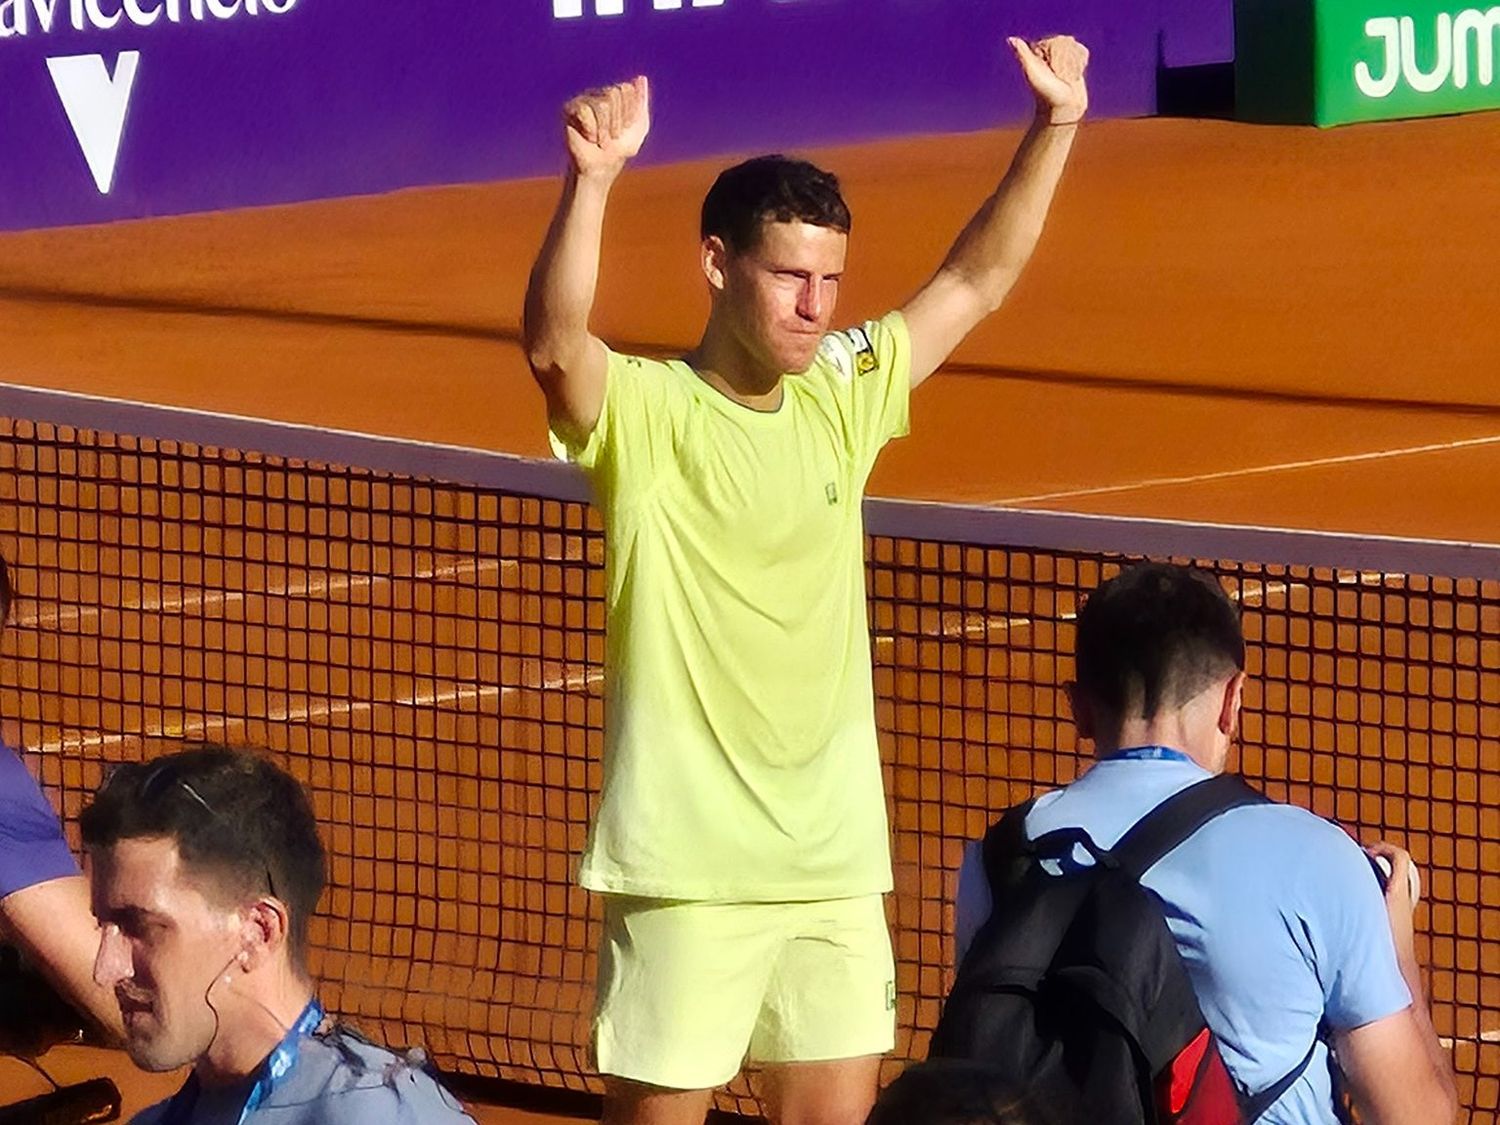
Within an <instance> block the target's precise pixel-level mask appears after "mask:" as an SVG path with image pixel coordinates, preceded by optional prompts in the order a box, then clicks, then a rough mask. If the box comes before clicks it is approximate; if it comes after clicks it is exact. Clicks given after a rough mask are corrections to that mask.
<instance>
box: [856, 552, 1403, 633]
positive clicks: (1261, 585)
mask: <svg viewBox="0 0 1500 1125" xmlns="http://www.w3.org/2000/svg"><path fill="white" fill-rule="evenodd" d="M1386 577H1387V576H1386V575H1384V574H1381V573H1380V572H1379V571H1368V572H1358V573H1350V574H1340V575H1338V577H1337V579H1336V580H1337V581H1338V582H1339V584H1340V585H1347V586H1352V585H1365V586H1376V585H1382V584H1383V583H1384V581H1385V579H1386ZM1296 589H1306V590H1311V589H1313V585H1312V583H1310V582H1280V581H1278V582H1262V581H1259V580H1256V579H1250V580H1246V581H1244V582H1242V583H1241V588H1240V589H1238V590H1234V591H1231V592H1230V597H1231V598H1233V599H1235V600H1236V601H1238V602H1239V603H1240V604H1241V605H1252V604H1255V603H1256V602H1262V603H1263V602H1265V600H1266V599H1268V598H1272V597H1276V596H1277V595H1280V594H1287V593H1290V592H1291V591H1292V590H1296ZM940 612H944V611H940ZM945 612H948V613H954V612H959V611H956V610H948V611H945ZM1036 620H1037V619H1036V618H1035V617H979V618H978V619H977V620H966V621H965V622H964V623H963V625H962V626H960V627H959V628H958V629H953V628H951V627H948V626H945V627H944V628H942V629H941V630H939V631H937V632H920V633H902V634H901V635H900V637H901V639H903V640H913V641H944V640H958V639H960V638H962V639H965V640H973V639H976V638H983V639H986V640H987V639H988V638H990V637H992V636H994V635H996V634H997V633H998V634H1005V633H1009V632H1010V631H1011V630H1012V629H1029V628H1031V627H1032V626H1033V625H1035V624H1036ZM1048 620H1052V621H1060V622H1061V621H1076V620H1078V611H1077V610H1076V609H1075V610H1070V611H1069V612H1067V613H1060V614H1058V615H1057V616H1056V617H1053V618H1049V619H1048ZM896 640H897V636H896V634H894V633H877V634H876V635H875V637H874V643H875V648H876V649H877V650H879V649H881V648H889V647H890V646H891V645H894V644H895V643H896Z"/></svg>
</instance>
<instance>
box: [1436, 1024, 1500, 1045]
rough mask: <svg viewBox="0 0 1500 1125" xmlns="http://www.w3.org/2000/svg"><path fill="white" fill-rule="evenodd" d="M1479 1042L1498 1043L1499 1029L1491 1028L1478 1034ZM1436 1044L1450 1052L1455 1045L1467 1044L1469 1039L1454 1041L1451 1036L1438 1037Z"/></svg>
mask: <svg viewBox="0 0 1500 1125" xmlns="http://www.w3.org/2000/svg"><path fill="white" fill-rule="evenodd" d="M1479 1041H1480V1042H1481V1043H1500V1028H1492V1029H1490V1030H1489V1031H1481V1032H1480V1033H1479ZM1438 1042H1439V1043H1441V1044H1442V1045H1443V1047H1444V1048H1445V1049H1447V1050H1449V1051H1451V1050H1453V1048H1454V1047H1455V1046H1456V1045H1457V1044H1459V1043H1467V1042H1469V1037H1468V1036H1464V1037H1463V1038H1462V1039H1455V1038H1454V1037H1453V1036H1451V1035H1439V1036H1438Z"/></svg>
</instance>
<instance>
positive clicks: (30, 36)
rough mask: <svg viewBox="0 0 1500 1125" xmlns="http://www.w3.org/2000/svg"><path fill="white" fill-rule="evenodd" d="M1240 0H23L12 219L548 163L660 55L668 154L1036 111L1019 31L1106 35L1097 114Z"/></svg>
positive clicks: (1129, 97) (347, 191) (1091, 38)
mask: <svg viewBox="0 0 1500 1125" xmlns="http://www.w3.org/2000/svg"><path fill="white" fill-rule="evenodd" d="M1230 10H1231V0H1134V2H1132V3H1121V2H1120V0H0V76H3V82H0V152H3V154H4V158H3V160H0V230H16V229H27V228H36V227H45V226H56V225H65V224H73V223H89V222H103V221H110V220H116V219H126V218H137V217H144V216H149V215H164V214H178V213H183V212H190V211H205V210H220V209H228V208H233V207H244V206H253V205H258V204H267V203H279V202H290V201H297V200H305V199H320V198H329V197H335V196H344V195H355V194H365V193H374V192H382V191H388V190H391V189H395V188H401V187H412V186H417V185H426V184H444V183H463V182H473V181H481V180H493V179H507V178H517V177H523V176H531V175H540V174H550V173H552V172H554V171H556V170H557V169H558V168H559V167H560V165H561V151H562V149H561V140H560V135H559V133H560V129H559V125H558V110H559V108H560V107H561V105H562V103H563V101H564V100H566V98H567V97H568V96H570V95H571V94H573V93H575V92H577V91H578V90H580V89H582V88H585V87H587V86H591V85H599V84H601V83H605V82H609V81H613V80H616V79H619V78H623V77H628V76H630V75H632V74H635V73H637V72H644V73H647V74H649V75H650V76H651V77H652V80H653V83H654V89H655V93H656V126H655V130H654V132H653V135H652V137H651V140H650V142H649V146H648V150H647V157H648V158H649V159H650V160H652V161H658V162H659V161H667V160H677V159H683V158H687V157H693V156H704V155H710V154H718V153H736V152H749V151H757V150H762V149H767V148H777V149H787V148H799V147H804V146H807V145H812V144H822V143H829V142H838V141H852V140H866V139H873V138H876V137H881V136H897V135H908V134H919V133H933V132H951V131H963V130H971V129H979V128H985V127H989V126H993V125H996V124H1000V123H1003V122H1015V121H1019V120H1021V119H1022V118H1023V116H1024V115H1025V113H1026V112H1027V106H1028V101H1027V97H1026V93H1025V91H1024V89H1023V88H1022V85H1021V83H1020V80H1019V78H1018V77H1017V75H1016V74H1015V73H1014V64H1013V62H1012V60H1011V58H1010V56H1009V55H1008V53H1007V49H1006V48H1005V45H1004V36H1006V35H1008V34H1019V35H1025V36H1028V37H1035V36H1039V35H1043V34H1047V33H1051V32H1055V31H1060V30H1066V31H1069V32H1072V33H1073V34H1076V35H1078V36H1079V37H1080V38H1082V39H1084V40H1085V41H1086V42H1087V43H1088V44H1089V45H1090V46H1091V47H1093V48H1094V51H1095V62H1094V67H1093V72H1092V86H1093V97H1094V104H1095V112H1096V113H1097V114H1099V115H1100V116H1109V115H1138V114H1148V113H1151V112H1153V111H1154V110H1155V108H1156V101H1155V99H1156V76H1157V68H1158V66H1159V65H1161V64H1163V63H1165V64H1167V65H1172V66H1180V65H1187V64H1191V63H1197V62H1206V61H1221V60H1225V59H1228V58H1229V57H1231V55H1232V51H1231V44H1230V42H1229V36H1230Z"/></svg>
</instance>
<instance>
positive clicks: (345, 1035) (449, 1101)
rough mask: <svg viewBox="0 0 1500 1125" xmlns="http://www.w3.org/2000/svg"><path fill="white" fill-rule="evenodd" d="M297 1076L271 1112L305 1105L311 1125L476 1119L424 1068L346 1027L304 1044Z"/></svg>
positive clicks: (446, 1123) (445, 1124)
mask: <svg viewBox="0 0 1500 1125" xmlns="http://www.w3.org/2000/svg"><path fill="white" fill-rule="evenodd" d="M301 1052H302V1053H301V1057H300V1058H299V1060H298V1064H297V1068H296V1070H295V1071H294V1072H293V1074H294V1076H295V1077H294V1078H293V1080H292V1081H290V1082H288V1083H287V1084H286V1085H285V1086H284V1087H282V1088H281V1089H279V1090H278V1091H277V1092H276V1095H275V1096H274V1097H273V1098H272V1099H271V1100H270V1101H268V1102H267V1103H266V1108H267V1109H268V1110H269V1109H282V1108H292V1107H304V1108H305V1110H306V1113H305V1115H304V1116H302V1117H300V1118H299V1120H300V1121H303V1122H305V1123H306V1125H355V1123H360V1122H366V1121H399V1122H411V1123H413V1125H426V1123H428V1122H433V1123H436V1125H450V1123H453V1125H456V1123H458V1122H471V1123H472V1121H473V1119H472V1118H471V1117H469V1115H468V1114H467V1113H465V1112H464V1110H463V1107H462V1105H460V1104H459V1102H458V1100H457V1099H456V1098H454V1097H453V1095H451V1094H450V1093H448V1091H447V1090H445V1089H443V1087H442V1085H441V1084H439V1083H438V1081H437V1080H436V1079H435V1078H433V1077H432V1076H431V1075H430V1074H428V1073H427V1071H426V1070H425V1069H424V1068H423V1065H422V1063H421V1061H420V1060H419V1059H414V1058H412V1057H409V1056H405V1055H398V1054H396V1053H395V1052H393V1051H389V1050H387V1049H386V1048H384V1047H380V1046H378V1045H376V1044H374V1043H371V1042H370V1041H369V1040H367V1039H365V1038H364V1037H362V1036H360V1035H359V1034H357V1033H356V1032H353V1031H351V1030H349V1029H347V1028H339V1029H336V1030H335V1031H334V1032H332V1033H331V1034H327V1035H320V1036H313V1037H310V1038H308V1039H306V1040H304V1041H303V1045H302V1048H301Z"/></svg>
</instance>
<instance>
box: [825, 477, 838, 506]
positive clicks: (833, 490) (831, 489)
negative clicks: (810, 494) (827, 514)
mask: <svg viewBox="0 0 1500 1125" xmlns="http://www.w3.org/2000/svg"><path fill="white" fill-rule="evenodd" d="M823 495H824V496H826V497H828V503H829V504H830V505H832V504H837V503H838V502H839V486H838V484H837V483H835V482H834V481H829V482H828V483H827V484H825V485H824V486H823Z"/></svg>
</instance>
